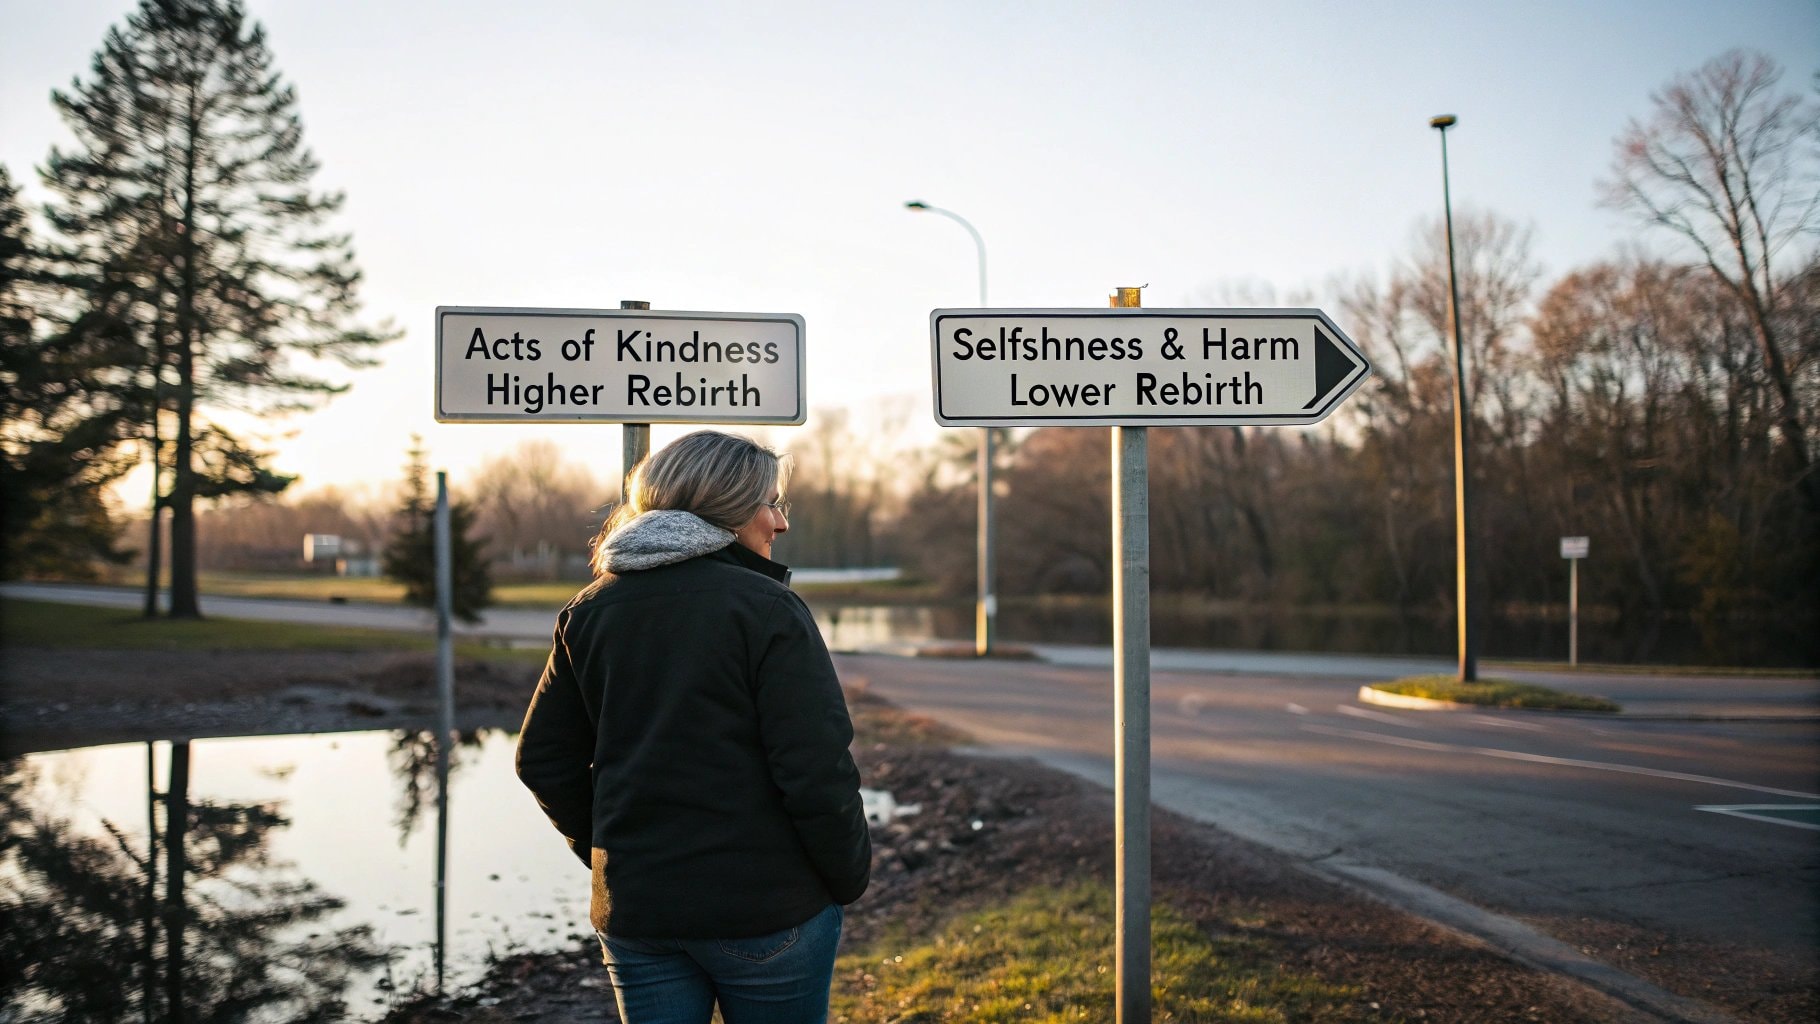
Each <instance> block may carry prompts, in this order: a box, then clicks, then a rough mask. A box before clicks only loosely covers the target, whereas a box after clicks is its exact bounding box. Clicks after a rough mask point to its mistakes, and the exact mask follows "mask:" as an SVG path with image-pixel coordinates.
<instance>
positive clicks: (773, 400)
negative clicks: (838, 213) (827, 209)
mask: <svg viewBox="0 0 1820 1024" xmlns="http://www.w3.org/2000/svg"><path fill="white" fill-rule="evenodd" d="M807 416H808V407H807V405H806V404H805V403H804V395H803V318H802V317H800V316H798V315H796V314H794V313H699V312H676V311H670V310H661V311H660V310H645V309H517V308H510V307H493V306H438V307H437V308H436V419H437V420H439V421H441V422H444V423H501V422H519V423H523V422H539V423H778V424H797V423H802V422H803V421H804V419H806V418H807Z"/></svg>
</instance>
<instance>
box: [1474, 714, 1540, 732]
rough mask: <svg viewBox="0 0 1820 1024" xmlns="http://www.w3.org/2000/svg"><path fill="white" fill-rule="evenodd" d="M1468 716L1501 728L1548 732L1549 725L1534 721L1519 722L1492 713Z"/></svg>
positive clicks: (1476, 720)
mask: <svg viewBox="0 0 1820 1024" xmlns="http://www.w3.org/2000/svg"><path fill="white" fill-rule="evenodd" d="M1466 717H1467V718H1470V719H1472V720H1473V721H1475V722H1480V723H1482V724H1485V725H1495V726H1497V727H1498V728H1500V729H1524V730H1527V731H1529V732H1547V731H1548V726H1546V725H1537V724H1536V723H1534V722H1518V721H1513V720H1510V719H1505V718H1493V717H1492V716H1490V715H1467V716H1466Z"/></svg>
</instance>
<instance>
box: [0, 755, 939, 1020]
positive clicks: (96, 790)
mask: <svg viewBox="0 0 1820 1024" xmlns="http://www.w3.org/2000/svg"><path fill="white" fill-rule="evenodd" d="M515 739H516V737H514V736H512V735H511V734H508V733H505V732H503V731H497V730H492V731H482V732H479V733H476V734H470V735H466V736H464V737H462V742H461V743H460V744H459V745H457V746H456V748H455V750H454V754H453V758H452V764H451V768H450V778H449V789H448V812H447V830H448V840H447V861H446V868H445V869H444V870H443V872H442V882H443V884H442V886H441V890H440V891H441V895H442V897H443V906H442V908H441V911H442V913H441V915H440V917H439V915H438V905H437V903H438V900H437V897H438V856H437V850H438V824H439V807H438V805H439V800H438V788H437V770H436V767H437V766H436V754H435V749H434V746H433V744H432V743H431V739H430V735H429V734H428V733H417V732H407V731H390V732H355V733H336V734H328V735H313V736H277V737H271V736H262V737H245V738H228V739H206V740H195V741H191V742H188V743H181V744H179V743H172V742H164V741H161V742H157V743H150V744H147V743H134V744H120V745H113V746H102V747H87V748H82V749H77V750H65V751H54V752H47V753H40V754H32V755H28V756H26V757H24V758H21V759H16V760H9V761H0V822H4V824H3V825H0V828H3V829H4V832H3V833H0V835H3V836H4V845H0V920H3V921H4V922H5V925H4V927H5V928H6V929H7V931H8V932H9V933H12V934H10V935H8V936H7V937H6V938H5V941H6V942H7V943H8V944H10V945H12V946H13V947H14V948H21V947H23V948H27V949H36V950H40V951H42V955H41V957H40V958H39V960H38V962H37V963H35V964H34V965H33V971H32V974H31V980H32V984H30V985H22V986H9V989H10V990H9V991H5V992H3V993H0V1021H6V1020H16V1019H72V1020H74V1019H95V1020H139V1019H160V1018H163V1017H164V1016H165V1015H166V1008H168V1007H169V1006H171V1005H172V1002H173V1001H174V1000H175V1001H178V1002H181V1004H182V1005H183V1006H184V1007H185V1009H186V1010H188V1011H189V1015H190V1016H193V1017H197V1018H199V1019H212V1018H213V1017H215V1016H217V1015H220V1014H223V1013H226V1014H227V1016H229V1017H233V1019H241V1020H248V1021H289V1020H297V1019H302V1018H309V1019H331V1020H333V1019H365V1020H371V1019H373V1018H376V1017H379V1016H381V1015H383V1014H384V1013H385V1012H386V1011H387V1009H389V1008H390V1007H391V1006H393V1005H395V1004H396V1003H399V1002H402V1001H404V999H405V998H406V997H407V996H408V995H409V994H411V993H412V992H413V991H416V990H428V989H433V988H434V987H435V983H436V977H437V967H438V957H437V954H438V951H439V950H440V951H441V952H442V953H443V957H442V965H441V966H442V970H443V984H444V987H445V988H446V989H447V990H449V991H454V990H457V989H460V988H462V987H465V986H467V985H469V984H471V983H473V982H476V981H478V980H479V979H480V978H481V976H482V975H483V974H484V973H485V971H486V968H487V965H488V963H489V960H490V959H491V958H492V957H495V956H501V955H505V954H508V953H515V952H522V951H540V950H548V949H554V948H558V947H563V946H569V945H572V944H574V943H577V942H581V941H583V940H584V939H585V938H587V937H589V936H591V933H590V932H589V930H588V874H587V870H586V869H585V868H584V867H583V866H582V865H581V864H580V863H579V862H578V861H577V860H576V859H575V857H574V855H573V854H571V853H570V852H569V850H568V848H567V846H566V845H565V844H564V843H563V842H562V840H561V839H560V838H559V837H558V836H557V834H556V832H555V830H554V829H552V828H551V827H550V825H549V823H548V822H547V821H546V820H545V819H544V817H543V815H542V814H541V813H540V812H539V811H538V810H537V807H536V805H535V804H534V803H533V802H532V800H531V797H530V795H529V794H528V793H527V792H526V791H525V790H524V788H523V787H522V786H521V785H520V784H519V782H518V780H517V778H516V776H515V775H514V774H513V771H512V755H513V747H514V743H515ZM167 792H172V793H176V794H180V796H181V799H180V800H174V801H170V802H171V803H173V804H176V805H182V804H187V808H186V809H185V810H184V815H183V816H184V818H185V819H187V820H188V822H189V825H188V828H187V830H186V832H185V837H184V842H183V843H182V844H181V849H180V850H176V849H173V846H174V844H172V843H169V842H166V841H165V840H164V839H163V838H162V833H163V832H164V831H165V827H164V822H165V820H166V812H165V807H164V804H165V803H166V801H165V800H164V799H163V795H164V794H165V793H167ZM863 796H864V797H865V800H866V810H867V815H868V817H869V818H871V819H872V820H875V821H878V822H880V823H885V822H889V821H891V820H893V819H894V818H896V817H901V816H903V815H906V814H912V813H915V810H916V808H915V807H914V806H905V805H899V804H897V803H896V802H895V801H894V800H893V799H892V798H891V794H889V793H886V792H882V791H873V790H868V791H865V792H864V793H863ZM154 835H158V836H159V838H157V839H155V840H154V839H152V838H151V837H152V836H154ZM148 854H149V856H148ZM174 855H175V856H180V857H181V858H182V868H183V870H182V871H181V876H182V879H183V887H182V889H181V891H177V890H174V889H173V888H172V887H171V885H170V879H171V878H172V876H173V872H172V870H171V867H172V864H173V859H174ZM176 906H181V907H182V908H183V914H182V915H180V916H179V915H169V914H166V913H165V911H166V910H167V909H169V908H172V907H176ZM439 933H440V934H439ZM230 1007H235V1008H250V1009H247V1010H246V1012H244V1013H241V1012H238V1010H234V1011H230V1010H229V1008H230Z"/></svg>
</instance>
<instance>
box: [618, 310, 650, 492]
mask: <svg viewBox="0 0 1820 1024" xmlns="http://www.w3.org/2000/svg"><path fill="white" fill-rule="evenodd" d="M619 308H620V309H650V308H651V304H650V303H649V302H645V301H643V300H640V299H624V300H621V301H620V303H619ZM619 430H620V434H619V443H620V448H619V481H620V482H619V495H620V497H619V500H620V501H622V502H626V501H631V500H632V491H631V487H630V483H631V477H632V470H633V469H635V468H637V466H638V464H639V463H640V462H643V461H644V460H645V456H647V455H649V454H651V424H649V423H625V424H622V425H621V426H620V428H619Z"/></svg>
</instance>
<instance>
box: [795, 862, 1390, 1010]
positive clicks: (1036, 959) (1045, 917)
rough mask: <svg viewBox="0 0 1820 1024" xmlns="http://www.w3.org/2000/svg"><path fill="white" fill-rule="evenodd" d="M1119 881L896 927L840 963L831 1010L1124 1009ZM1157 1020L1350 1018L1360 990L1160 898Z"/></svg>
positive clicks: (1155, 946)
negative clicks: (1116, 902)
mask: <svg viewBox="0 0 1820 1024" xmlns="http://www.w3.org/2000/svg"><path fill="white" fill-rule="evenodd" d="M1116 948H1117V947H1116V946H1115V944H1114V942H1113V905H1112V892H1111V890H1109V889H1107V888H1106V887H1105V886H1102V885H1095V884H1092V883H1087V882H1082V883H1077V884H1074V885H1070V886H1067V887H1065V888H1060V889H1055V888H1046V887H1045V888H1035V889H1030V890H1028V891H1026V892H1024V893H1023V894H1022V895H1020V896H1018V897H1016V898H1015V899H1012V900H1010V901H1009V902H1006V903H1003V904H1000V905H997V906H993V907H988V908H986V909H983V910H978V911H974V912H972V913H969V914H965V915H963V916H960V917H957V918H955V919H954V920H952V921H950V922H949V923H948V924H947V925H945V926H944V927H942V928H941V929H939V930H938V931H937V932H936V933H935V934H933V935H923V936H918V937H916V938H912V939H905V938H903V937H900V936H891V937H886V938H884V939H881V940H878V941H875V942H873V943H871V944H870V945H869V946H867V947H866V948H865V949H862V950H859V951H857V952H853V953H849V954H847V955H846V956H843V957H841V958H840V960H839V962H838V963H837V964H836V965H835V986H834V998H833V1004H832V1006H831V1007H830V1012H829V1017H830V1018H831V1019H832V1020H835V1021H837V1022H840V1021H849V1022H854V1024H857V1022H860V1021H884V1020H917V1021H976V1022H980V1024H994V1022H999V1021H1019V1022H1025V1021H1031V1022H1037V1024H1064V1022H1073V1021H1106V1020H1112V1019H1113V1017H1114V1016H1115V1015H1116V1013H1115V1010H1116V1002H1115V1000H1116V989H1115V974H1114V969H1113V953H1114V950H1115V949H1116ZM1151 959H1152V975H1153V977H1154V978H1155V979H1156V981H1155V983H1154V986H1153V988H1152V990H1151V1000H1152V1008H1153V1013H1154V1019H1156V1020H1158V1021H1232V1022H1252V1021H1256V1022H1260V1024H1263V1022H1287V1021H1315V1020H1345V1019H1350V1015H1349V1014H1348V1013H1347V1010H1348V1008H1349V1007H1350V1006H1351V1005H1354V1004H1356V1000H1357V992H1356V991H1355V990H1352V989H1349V988H1346V987H1343V986H1336V985H1332V984H1328V983H1325V982H1322V981H1319V980H1317V979H1315V978H1312V977H1309V976H1306V975H1302V974H1299V973H1296V972H1293V971H1279V970H1277V969H1276V968H1275V966H1274V965H1273V963H1272V957H1271V953H1270V950H1269V949H1268V948H1267V947H1266V946H1265V945H1264V944H1262V943H1259V942H1254V941H1247V940H1241V939H1231V938H1221V939H1212V938H1209V937H1208V936H1207V934H1206V933H1205V932H1203V931H1202V930H1201V929H1200V928H1198V927H1196V926H1195V925H1194V924H1193V923H1192V922H1190V921H1188V920H1186V919H1184V918H1183V917H1182V915H1181V914H1180V913H1178V912H1177V911H1176V910H1175V908H1173V907H1171V906H1169V905H1167V904H1163V903H1159V904H1157V905H1156V907H1155V909H1154V912H1153V914H1152V923H1151Z"/></svg>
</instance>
